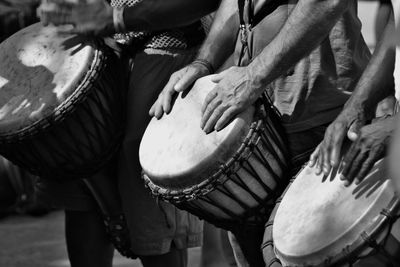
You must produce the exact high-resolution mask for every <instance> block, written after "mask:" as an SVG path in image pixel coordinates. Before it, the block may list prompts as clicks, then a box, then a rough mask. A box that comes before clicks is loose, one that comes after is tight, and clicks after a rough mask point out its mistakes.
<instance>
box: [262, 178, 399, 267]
mask: <svg viewBox="0 0 400 267" xmlns="http://www.w3.org/2000/svg"><path fill="white" fill-rule="evenodd" d="M299 173H301V171H300V172H299ZM294 180H295V178H294V179H292V180H291V182H290V184H289V185H288V187H287V188H286V190H285V192H284V193H283V194H282V196H281V197H280V198H279V199H278V200H277V201H276V205H275V208H274V210H273V211H272V213H271V217H270V219H269V221H268V222H267V223H266V224H265V232H264V238H263V240H264V241H263V244H262V251H263V257H264V261H265V263H266V266H270V267H281V266H290V267H294V266H296V267H302V266H304V267H305V266H314V267H317V266H318V267H328V266H354V267H365V266H374V267H386V266H397V265H393V261H395V262H396V263H397V264H399V263H400V257H399V255H400V254H399V252H400V240H398V235H397V234H395V232H396V231H397V232H398V231H399V230H400V229H399V226H400V222H399V221H397V222H395V221H394V220H397V218H398V216H399V214H400V202H399V200H398V198H397V197H395V196H393V198H392V199H391V201H390V203H388V204H387V206H386V207H382V210H383V211H382V212H381V214H376V215H377V216H376V218H375V219H374V221H373V222H372V223H371V224H370V225H369V227H368V228H367V229H365V230H364V231H363V233H360V236H359V238H358V239H357V240H354V242H353V243H352V244H347V245H346V246H345V245H343V250H342V252H341V253H340V254H337V255H332V256H328V255H327V256H326V258H325V260H321V261H320V262H319V263H314V264H311V263H309V262H308V263H304V264H300V263H294V262H292V259H289V258H288V259H286V257H285V256H282V255H280V253H279V251H278V250H277V248H276V247H275V244H274V239H273V226H274V219H275V216H276V213H277V211H278V209H279V205H280V203H281V202H282V199H283V198H284V197H285V194H286V193H287V191H288V190H289V189H290V187H291V185H292V183H293V181H294ZM385 212H388V214H387V215H385ZM391 218H392V219H391ZM394 227H396V228H397V229H396V230H394ZM363 235H364V237H363ZM365 238H370V240H371V242H372V243H373V242H375V241H376V242H377V244H379V246H381V247H380V249H382V250H384V251H385V252H384V253H387V255H389V256H388V258H385V257H382V255H379V256H376V255H375V254H376V253H377V251H376V250H375V249H374V248H373V247H371V245H372V243H371V244H369V243H368V242H367V241H366V240H365ZM305 245H306V244H305ZM383 255H385V254H383ZM298 260H299V259H297V260H296V261H298ZM349 264H350V265H349Z"/></svg>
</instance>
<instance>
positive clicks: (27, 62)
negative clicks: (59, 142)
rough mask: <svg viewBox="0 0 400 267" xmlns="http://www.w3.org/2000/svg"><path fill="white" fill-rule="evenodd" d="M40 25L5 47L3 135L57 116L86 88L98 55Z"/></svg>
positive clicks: (1, 63) (1, 54)
mask: <svg viewBox="0 0 400 267" xmlns="http://www.w3.org/2000/svg"><path fill="white" fill-rule="evenodd" d="M83 41H84V40H83V39H82V38H81V37H76V36H71V35H62V36H61V35H59V34H57V32H56V30H55V28H54V27H42V26H41V24H34V25H32V26H30V27H27V28H25V29H23V30H21V31H19V32H17V33H16V34H14V35H13V36H11V37H10V38H9V39H7V40H5V41H4V42H3V43H1V44H0V134H4V133H12V132H15V131H18V130H21V129H23V128H25V127H27V126H29V125H31V124H32V123H34V122H35V121H37V120H40V119H42V118H44V117H46V116H48V115H50V114H52V113H53V112H54V111H55V109H57V107H59V106H60V104H61V103H63V102H64V101H65V100H66V99H67V98H68V97H69V96H70V95H71V94H72V93H73V92H74V91H75V89H76V88H77V85H79V84H80V83H81V82H82V79H83V78H84V75H85V74H86V73H87V71H88V70H89V69H90V67H91V64H92V61H93V57H94V49H93V48H91V47H90V46H89V45H85V44H84V42H83Z"/></svg>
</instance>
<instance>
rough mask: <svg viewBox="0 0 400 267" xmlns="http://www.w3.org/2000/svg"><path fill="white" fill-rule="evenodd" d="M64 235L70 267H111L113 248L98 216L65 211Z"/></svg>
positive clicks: (91, 212) (93, 212)
mask: <svg viewBox="0 0 400 267" xmlns="http://www.w3.org/2000/svg"><path fill="white" fill-rule="evenodd" d="M65 235H66V241H67V250H68V257H69V260H70V262H71V267H111V266H112V259H113V255H114V247H113V246H112V245H111V243H110V242H109V241H108V238H107V235H106V233H105V230H104V225H103V221H102V218H101V216H100V214H98V213H97V212H95V211H88V212H82V211H65Z"/></svg>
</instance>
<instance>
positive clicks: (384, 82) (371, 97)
mask: <svg viewBox="0 0 400 267" xmlns="http://www.w3.org/2000/svg"><path fill="white" fill-rule="evenodd" d="M393 34H394V17H393V13H391V15H390V18H389V20H388V22H387V24H386V27H385V30H384V32H383V34H382V37H381V40H380V41H379V43H378V45H377V47H376V48H375V51H374V54H373V56H372V58H371V60H370V62H369V64H368V66H367V68H366V69H365V71H364V73H363V75H362V76H361V78H360V80H359V82H358V84H357V86H356V88H355V90H354V92H353V94H352V96H351V97H350V99H349V100H348V101H347V103H346V107H356V108H359V109H360V110H363V111H364V112H366V113H367V114H366V115H367V117H369V118H371V117H372V116H373V115H374V109H375V107H376V105H377V104H378V102H379V101H381V100H382V99H384V98H385V97H387V96H388V95H390V94H392V93H393V87H394V79H393V71H394V61H395V53H396V52H395V48H394V47H393V46H392V45H390V44H389V42H388V39H390V37H391V36H392V35H393Z"/></svg>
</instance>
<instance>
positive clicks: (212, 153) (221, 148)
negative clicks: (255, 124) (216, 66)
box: [139, 76, 255, 190]
mask: <svg viewBox="0 0 400 267" xmlns="http://www.w3.org/2000/svg"><path fill="white" fill-rule="evenodd" d="M211 78H212V76H206V77H203V78H201V79H199V80H198V81H197V82H196V83H195V85H194V86H193V88H192V89H191V90H189V92H188V93H187V94H186V95H185V94H182V93H180V94H179V95H178V97H177V99H176V101H175V103H174V105H173V108H172V111H171V113H170V114H168V115H165V114H164V115H163V117H162V118H161V119H160V120H157V119H156V118H153V119H152V120H151V122H150V124H149V125H148V127H147V129H146V132H145V134H144V136H143V139H142V141H141V145H140V149H139V157H140V163H141V165H142V168H143V171H144V173H145V174H146V175H148V176H149V178H150V179H151V180H152V182H153V183H154V184H156V185H158V186H162V187H165V188H167V189H174V190H179V189H183V188H187V187H191V186H193V185H197V184H199V183H200V182H202V181H204V180H206V179H207V178H209V176H210V175H212V174H213V173H215V172H216V171H218V169H219V168H220V166H221V165H222V164H225V163H226V162H227V160H229V159H230V158H231V157H232V156H233V155H234V153H235V152H236V151H237V150H238V149H239V147H240V145H241V142H242V140H243V139H244V137H245V136H246V135H247V133H248V132H249V129H250V125H251V122H252V119H253V115H254V110H255V109H254V107H251V108H249V109H248V110H246V111H244V112H242V113H241V114H239V115H238V116H237V117H236V118H235V119H234V120H233V121H232V122H231V123H230V124H229V125H228V126H227V127H225V128H224V129H223V130H221V131H219V132H217V131H213V132H211V133H209V134H206V133H205V132H204V131H203V130H202V129H201V128H200V121H201V116H202V113H201V107H202V105H203V102H204V99H205V97H206V96H207V94H208V93H209V92H210V91H211V90H212V89H213V88H214V87H215V85H216V84H215V83H214V82H212V80H211Z"/></svg>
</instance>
